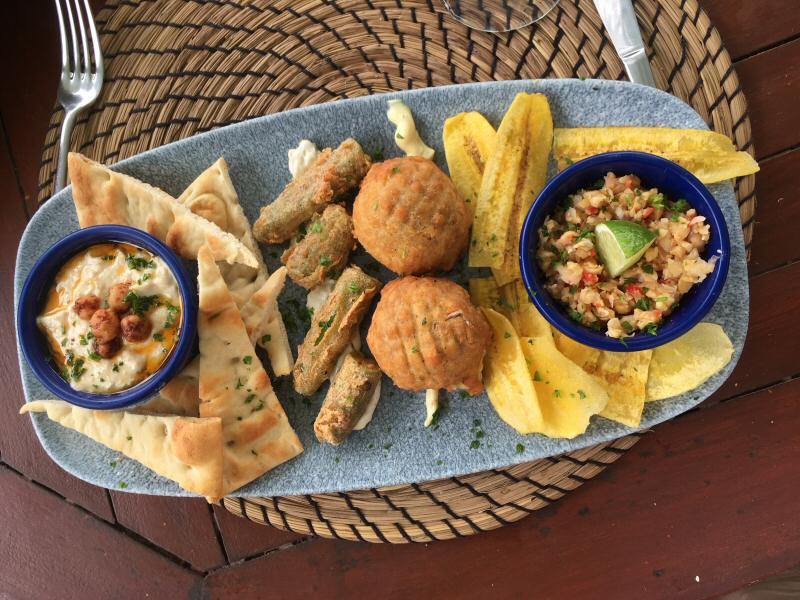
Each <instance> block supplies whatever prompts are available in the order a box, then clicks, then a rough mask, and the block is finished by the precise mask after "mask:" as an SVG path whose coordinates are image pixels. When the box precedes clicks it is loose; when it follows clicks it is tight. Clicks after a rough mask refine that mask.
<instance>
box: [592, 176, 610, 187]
mask: <svg viewBox="0 0 800 600" xmlns="http://www.w3.org/2000/svg"><path fill="white" fill-rule="evenodd" d="M605 184H606V180H605V179H603V178H602V177H601V178H600V179H598V180H597V181H595V182H594V183H593V184H592V185H591V186H590V189H593V190H602V189H603V186H604V185H605Z"/></svg>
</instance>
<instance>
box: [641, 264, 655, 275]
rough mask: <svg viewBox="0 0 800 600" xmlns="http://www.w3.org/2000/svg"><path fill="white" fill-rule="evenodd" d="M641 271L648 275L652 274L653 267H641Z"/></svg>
mask: <svg viewBox="0 0 800 600" xmlns="http://www.w3.org/2000/svg"><path fill="white" fill-rule="evenodd" d="M642 271H644V272H645V273H648V274H652V273H653V265H642Z"/></svg>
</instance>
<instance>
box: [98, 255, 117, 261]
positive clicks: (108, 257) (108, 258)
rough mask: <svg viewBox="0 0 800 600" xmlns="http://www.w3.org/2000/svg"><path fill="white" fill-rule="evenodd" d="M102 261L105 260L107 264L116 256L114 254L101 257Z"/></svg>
mask: <svg viewBox="0 0 800 600" xmlns="http://www.w3.org/2000/svg"><path fill="white" fill-rule="evenodd" d="M100 260H104V261H106V262H108V261H110V260H114V255H113V254H106V255H105V256H101V257H100Z"/></svg>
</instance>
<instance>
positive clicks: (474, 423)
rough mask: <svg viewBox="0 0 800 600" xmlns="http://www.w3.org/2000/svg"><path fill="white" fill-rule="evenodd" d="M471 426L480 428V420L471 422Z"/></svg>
mask: <svg viewBox="0 0 800 600" xmlns="http://www.w3.org/2000/svg"><path fill="white" fill-rule="evenodd" d="M472 424H473V425H474V426H475V427H480V426H481V420H480V419H475V420H474V421H472Z"/></svg>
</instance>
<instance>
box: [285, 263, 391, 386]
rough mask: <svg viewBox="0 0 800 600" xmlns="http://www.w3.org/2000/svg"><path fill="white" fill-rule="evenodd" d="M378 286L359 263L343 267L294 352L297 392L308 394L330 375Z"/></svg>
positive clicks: (379, 283)
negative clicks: (303, 338) (295, 357)
mask: <svg viewBox="0 0 800 600" xmlns="http://www.w3.org/2000/svg"><path fill="white" fill-rule="evenodd" d="M380 287H381V282H380V281H378V280H377V279H374V278H373V277H370V276H369V275H367V274H366V273H364V271H362V270H361V269H359V268H358V267H353V266H351V267H348V268H347V269H345V270H344V272H343V273H342V275H341V277H339V279H338V280H337V281H336V286H335V287H334V288H333V291H332V292H331V295H330V296H328V299H327V300H326V301H325V304H323V305H322V307H321V308H320V309H319V311H317V312H316V313H315V314H314V319H313V321H312V322H311V328H310V329H309V330H308V333H307V334H306V338H305V340H303V343H302V344H301V345H300V348H299V350H298V352H297V361H296V362H295V364H294V369H293V375H294V389H295V390H296V391H297V392H298V393H300V394H303V395H304V396H310V395H311V394H313V393H314V392H316V391H317V390H318V389H319V386H321V385H322V382H323V381H325V380H326V379H327V378H328V377H330V375H331V372H332V371H333V367H334V365H335V364H336V359H337V358H338V357H339V355H340V354H341V353H342V351H343V350H344V349H345V347H346V346H347V343H348V341H349V340H350V334H351V333H352V332H353V329H354V328H356V327H358V324H359V323H360V321H361V319H362V318H363V317H364V313H366V311H367V309H368V308H369V305H370V302H371V301H372V298H373V297H374V296H375V294H377V293H378V290H379V289H380Z"/></svg>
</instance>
